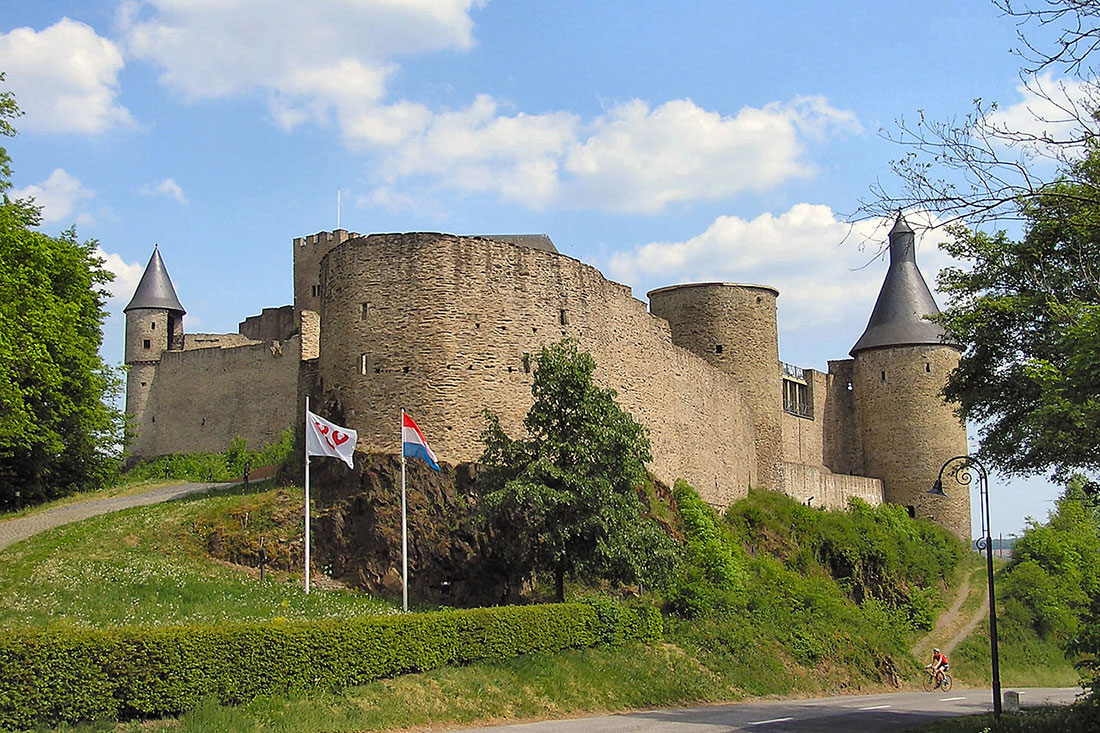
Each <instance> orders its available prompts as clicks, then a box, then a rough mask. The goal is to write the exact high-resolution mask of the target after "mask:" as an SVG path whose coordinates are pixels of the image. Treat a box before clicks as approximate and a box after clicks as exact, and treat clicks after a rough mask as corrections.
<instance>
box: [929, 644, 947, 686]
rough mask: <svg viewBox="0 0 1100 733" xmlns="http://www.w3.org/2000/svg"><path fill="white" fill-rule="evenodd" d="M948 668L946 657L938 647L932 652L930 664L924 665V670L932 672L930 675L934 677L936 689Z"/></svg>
mask: <svg viewBox="0 0 1100 733" xmlns="http://www.w3.org/2000/svg"><path fill="white" fill-rule="evenodd" d="M950 666H951V665H950V664H949V663H948V661H947V655H946V654H944V653H942V652H941V651H940V648H939V647H936V648H935V649H933V650H932V663H931V664H926V665H925V669H930V670H932V674H934V675H935V677H936V687H939V686H940V683H941V682H943V676H944V675H945V674H946V673H947V670H948V668H949V667H950Z"/></svg>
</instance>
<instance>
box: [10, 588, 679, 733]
mask: <svg viewBox="0 0 1100 733" xmlns="http://www.w3.org/2000/svg"><path fill="white" fill-rule="evenodd" d="M661 632H662V623H661V617H660V614H659V613H658V612H657V611H656V609H653V608H638V607H627V606H623V605H621V604H618V603H615V602H609V601H602V600H601V601H594V602H587V603H566V604H554V605H545V606H511V607H504V608H481V609H472V610H453V611H438V612H433V613H418V614H408V615H401V616H379V617H366V618H357V619H350V620H346V621H316V622H299V621H293V622H291V621H281V620H277V621H273V622H267V623H259V624H224V625H219V626H170V627H156V628H120V629H108V630H59V631H34V632H11V633H8V634H5V635H4V637H3V638H0V728H5V729H23V728H29V727H33V726H36V725H42V724H57V723H61V722H69V723H74V722H78V721H84V720H95V719H119V718H128V717H156V716H164V715H173V714H177V713H180V712H182V711H185V710H188V709H190V708H192V707H194V706H195V705H196V704H197V703H198V702H199V701H200V700H202V699H203V698H206V697H210V696H213V697H216V698H217V699H218V700H219V701H220V702H222V703H225V704H238V703H242V702H245V701H248V700H251V699H253V698H254V697H256V696H258V695H265V694H273V693H279V692H282V691H287V690H302V689H337V688H340V687H343V686H346V685H355V684H362V683H365V682H368V681H370V680H373V679H377V678H379V677H387V676H391V675H397V674H403V673H408V672H417V671H422V670H427V669H432V668H435V667H440V666H444V665H451V664H463V663H467V662H473V661H478V660H489V659H501V658H506V657H512V656H516V655H519V654H526V653H530V652H556V651H559V650H562V649H571V648H583V647H589V646H594V645H596V644H602V643H616V642H622V641H625V640H628V639H640V640H643V641H651V640H655V639H658V638H660V636H661Z"/></svg>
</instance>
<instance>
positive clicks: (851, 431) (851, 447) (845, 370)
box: [821, 359, 866, 476]
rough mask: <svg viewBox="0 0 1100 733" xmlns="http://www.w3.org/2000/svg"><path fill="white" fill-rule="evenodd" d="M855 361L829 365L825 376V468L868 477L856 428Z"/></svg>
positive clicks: (842, 361) (838, 361)
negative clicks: (864, 468) (864, 469)
mask: <svg viewBox="0 0 1100 733" xmlns="http://www.w3.org/2000/svg"><path fill="white" fill-rule="evenodd" d="M854 365H855V362H854V361H853V360H852V359H838V360H835V361H830V362H829V373H828V374H827V375H826V376H825V389H823V390H822V391H821V393H822V394H824V395H825V407H824V410H823V412H822V416H823V417H822V455H823V463H824V464H825V467H826V468H828V469H829V470H830V471H832V472H834V473H844V474H852V475H854V476H864V475H866V474H865V473H864V472H863V439H862V437H861V435H860V431H859V430H858V429H857V428H856V407H855V386H854V384H853V382H852V380H853V379H854V376H853V373H852V370H853V368H854Z"/></svg>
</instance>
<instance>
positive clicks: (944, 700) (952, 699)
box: [940, 697, 966, 702]
mask: <svg viewBox="0 0 1100 733" xmlns="http://www.w3.org/2000/svg"><path fill="white" fill-rule="evenodd" d="M965 699H966V698H965V697H942V698H940V702H952V701H954V700H965Z"/></svg>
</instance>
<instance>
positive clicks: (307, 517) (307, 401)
mask: <svg viewBox="0 0 1100 733" xmlns="http://www.w3.org/2000/svg"><path fill="white" fill-rule="evenodd" d="M305 418H306V421H307V422H308V421H309V395H306V414H305ZM306 429H307V430H308V429H309V428H308V426H307V428H306ZM306 442H307V443H308V438H307V439H306ZM305 454H306V593H309V446H308V445H307V446H306V447H305Z"/></svg>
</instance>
